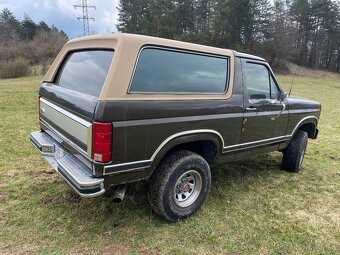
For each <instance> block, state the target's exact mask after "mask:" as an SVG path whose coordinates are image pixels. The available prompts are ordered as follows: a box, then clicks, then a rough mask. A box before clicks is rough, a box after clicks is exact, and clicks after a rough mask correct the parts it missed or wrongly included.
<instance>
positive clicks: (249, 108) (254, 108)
mask: <svg viewBox="0 0 340 255" xmlns="http://www.w3.org/2000/svg"><path fill="white" fill-rule="evenodd" d="M246 110H247V111H251V112H253V111H257V108H256V107H247V108H246Z"/></svg>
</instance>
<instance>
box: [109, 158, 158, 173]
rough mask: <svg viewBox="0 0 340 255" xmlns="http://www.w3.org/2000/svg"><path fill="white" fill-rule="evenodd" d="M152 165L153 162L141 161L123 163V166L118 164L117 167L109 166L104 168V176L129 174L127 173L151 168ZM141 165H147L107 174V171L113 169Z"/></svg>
mask: <svg viewBox="0 0 340 255" xmlns="http://www.w3.org/2000/svg"><path fill="white" fill-rule="evenodd" d="M151 163H152V161H151V160H140V161H133V162H129V163H121V164H116V165H107V166H104V171H103V175H110V174H116V173H124V172H127V171H132V170H138V169H144V168H147V167H150V165H151ZM139 164H145V165H144V166H140V167H133V168H129V169H123V170H117V171H113V172H110V173H107V170H109V169H112V168H119V167H124V166H126V167H128V166H129V165H139Z"/></svg>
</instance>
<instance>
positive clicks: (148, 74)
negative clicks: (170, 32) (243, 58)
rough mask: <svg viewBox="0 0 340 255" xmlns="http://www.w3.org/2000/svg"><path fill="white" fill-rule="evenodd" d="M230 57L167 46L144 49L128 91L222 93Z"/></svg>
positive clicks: (225, 83) (224, 87)
mask: <svg viewBox="0 0 340 255" xmlns="http://www.w3.org/2000/svg"><path fill="white" fill-rule="evenodd" d="M228 65H229V64H228V59H227V58H222V57H215V56H207V55H200V54H196V53H189V52H179V51H173V50H168V49H167V50H166V49H154V48H146V49H143V50H142V52H141V54H140V56H139V59H138V63H137V67H136V70H135V74H134V77H133V80H132V82H131V87H130V90H129V92H132V93H160V94H162V93H188V94H202V93H212V94H223V93H224V92H225V91H226V86H227V80H228Z"/></svg>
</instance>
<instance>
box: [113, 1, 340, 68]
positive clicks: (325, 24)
mask: <svg viewBox="0 0 340 255" xmlns="http://www.w3.org/2000/svg"><path fill="white" fill-rule="evenodd" d="M117 9H118V17H119V18H118V25H117V29H118V31H120V32H127V33H136V34H145V35H152V36H158V37H164V38H169V39H176V40H182V41H188V42H195V43H200V44H206V45H211V46H216V47H221V48H231V49H235V50H238V51H243V52H248V53H253V54H257V55H260V56H263V57H264V58H266V59H267V60H268V61H269V62H270V64H271V65H273V66H276V67H280V66H282V65H283V62H284V60H289V61H292V62H295V63H297V64H299V65H303V66H308V67H312V68H323V69H328V70H335V71H337V72H340V2H339V1H336V0H274V1H271V0H176V1H174V0H144V1H140V0H120V1H119V6H118V7H117Z"/></svg>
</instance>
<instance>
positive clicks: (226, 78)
mask: <svg viewBox="0 0 340 255" xmlns="http://www.w3.org/2000/svg"><path fill="white" fill-rule="evenodd" d="M38 103H39V120H40V130H39V131H35V132H32V133H31V135H30V140H31V142H32V143H33V145H34V146H35V147H36V148H37V149H38V150H39V151H40V153H41V154H42V156H43V157H44V158H45V159H46V160H47V161H48V162H49V163H50V164H51V166H52V167H53V169H54V170H55V171H57V172H58V173H59V174H60V175H61V176H62V177H63V178H64V179H65V181H66V182H67V183H68V184H69V185H70V186H71V187H72V188H73V189H74V190H75V191H76V192H77V193H78V194H79V195H80V196H82V197H95V196H99V195H102V194H103V193H104V192H105V191H107V190H108V189H109V188H110V187H111V186H114V185H117V191H116V198H118V200H119V199H122V198H123V197H124V193H125V190H126V183H129V182H134V181H138V180H148V199H149V202H150V205H151V207H152V209H153V210H154V211H155V212H156V213H157V214H158V215H160V216H162V217H163V218H165V219H167V220H170V221H175V220H178V219H181V218H186V217H189V216H190V215H192V214H193V213H194V212H196V211H197V210H198V209H199V208H200V207H201V205H202V204H203V202H204V200H205V199H206V197H207V195H208V192H209V189H210V180H211V173H210V168H209V165H211V164H216V163H226V162H230V161H235V160H241V159H245V158H249V157H250V156H253V155H257V154H260V153H266V152H271V151H280V152H282V153H283V159H282V168H283V169H284V170H287V171H290V172H298V171H299V170H300V168H301V164H302V161H303V158H304V154H305V150H306V146H307V140H308V138H311V139H316V137H317V134H318V129H317V125H318V120H319V117H320V109H321V106H320V104H319V103H317V102H314V101H310V100H305V99H302V98H297V97H288V96H287V95H286V93H285V92H284V91H283V90H282V88H281V87H280V85H279V83H278V82H277V80H276V78H275V75H274V74H273V72H272V70H271V68H270V66H269V64H268V63H267V62H266V61H265V60H264V59H262V58H260V57H257V56H253V55H248V54H243V53H239V52H236V51H233V50H228V49H220V48H214V47H208V46H203V45H197V44H192V43H185V42H179V41H173V40H167V39H160V38H155V37H148V36H141V35H132V34H109V35H96V36H87V37H82V38H77V39H74V40H71V41H69V42H68V43H66V45H65V46H64V47H63V48H62V50H61V51H60V53H59V54H58V56H57V57H56V59H55V60H54V62H53V63H52V65H51V67H50V68H49V70H48V72H47V73H46V75H45V77H44V78H43V82H42V84H41V87H40V90H39V99H38Z"/></svg>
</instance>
